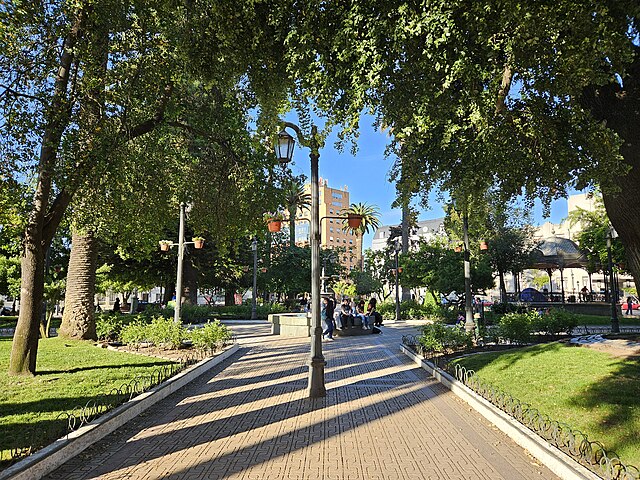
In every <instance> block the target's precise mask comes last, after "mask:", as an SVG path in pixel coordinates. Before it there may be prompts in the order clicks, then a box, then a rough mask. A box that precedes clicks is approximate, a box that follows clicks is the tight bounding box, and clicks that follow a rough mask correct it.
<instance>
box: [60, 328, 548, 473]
mask: <svg viewBox="0 0 640 480" xmlns="http://www.w3.org/2000/svg"><path fill="white" fill-rule="evenodd" d="M233 328H234V330H236V332H237V333H238V335H239V338H240V342H241V343H242V348H241V349H240V351H239V352H238V353H237V354H236V355H234V357H232V359H231V360H230V361H227V362H225V363H223V364H221V365H220V366H219V367H216V368H214V369H213V370H211V371H210V372H209V373H208V374H206V375H205V376H203V377H200V378H199V379H197V380H196V381H194V382H193V383H191V384H189V385H188V386H187V387H185V388H183V389H182V390H180V391H179V392H177V393H176V394H174V395H172V396H171V397H169V398H167V399H165V400H163V401H162V402H160V403H158V404H157V405H156V406H155V407H154V408H153V409H152V410H151V411H148V412H147V413H146V414H144V415H142V416H140V417H138V418H136V419H135V420H134V421H132V422H130V423H128V424H127V425H125V426H124V427H123V428H121V429H120V430H118V431H117V432H115V433H114V434H112V435H110V436H108V437H106V438H105V439H104V440H103V441H101V442H99V443H97V444H96V445H94V446H93V447H91V448H90V449H88V450H87V451H85V452H84V453H83V454H81V455H80V456H78V457H77V458H75V459H74V460H72V461H71V462H69V463H67V464H66V465H64V466H63V467H61V468H60V469H58V470H56V471H55V472H53V473H52V474H51V475H50V476H49V477H48V478H50V479H66V480H71V479H98V478H100V479H124V478H126V479H156V478H167V479H172V480H177V479H185V480H187V479H223V478H224V479H246V480H250V479H323V480H324V479H367V480H380V479H392V480H395V479H427V478H428V479H500V478H504V479H509V480H517V479H532V478H535V479H540V478H544V479H546V478H555V477H554V475H553V474H552V473H551V472H550V471H549V470H547V469H546V468H545V467H543V466H541V465H539V464H538V462H537V461H536V460H535V459H533V458H532V457H530V456H529V455H528V454H527V453H526V452H525V451H524V450H522V449H521V448H520V447H518V446H517V445H515V444H514V443H513V442H511V440H509V439H508V437H506V436H505V435H504V434H502V433H501V432H499V431H498V430H497V429H496V428H494V427H492V426H491V425H490V424H488V423H487V422H486V421H484V420H483V419H481V418H480V417H479V415H477V414H476V413H475V412H474V411H472V410H471V409H470V408H469V407H468V406H467V405H466V404H465V403H464V402H462V401H460V400H459V399H458V398H457V397H455V396H454V395H452V394H451V393H450V392H449V391H448V390H446V389H445V388H443V387H442V386H441V385H440V384H439V383H437V382H436V381H434V380H433V379H432V378H430V377H429V376H428V375H427V374H426V373H425V372H424V371H423V370H421V369H419V368H417V367H416V366H415V364H412V363H411V362H409V361H408V360H407V358H406V357H405V356H404V355H402V354H401V353H399V349H398V346H397V345H398V342H399V340H400V336H401V335H402V334H403V333H413V332H414V330H413V329H412V327H407V326H404V327H402V326H399V325H398V326H388V327H385V333H384V334H383V335H367V336H360V337H346V338H339V339H337V340H335V341H333V342H329V341H328V342H325V343H324V346H325V357H326V359H327V361H328V362H329V363H328V367H327V370H326V385H327V391H328V393H327V396H326V397H325V398H323V399H318V400H313V401H312V400H309V399H307V398H305V388H306V381H307V380H306V378H307V371H308V367H307V366H306V362H307V357H308V351H309V342H308V340H307V339H302V340H301V339H289V340H287V339H280V337H270V336H267V335H265V333H267V332H268V330H267V328H268V327H266V325H265V324H264V323H263V324H254V325H251V326H241V327H239V326H236V325H234V326H233Z"/></svg>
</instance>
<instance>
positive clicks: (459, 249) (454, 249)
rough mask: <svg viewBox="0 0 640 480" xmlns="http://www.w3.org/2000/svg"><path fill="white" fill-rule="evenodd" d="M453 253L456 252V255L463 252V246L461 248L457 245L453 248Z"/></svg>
mask: <svg viewBox="0 0 640 480" xmlns="http://www.w3.org/2000/svg"><path fill="white" fill-rule="evenodd" d="M453 251H454V252H456V253H460V252H461V251H462V246H460V245H456V246H455V247H454V248H453Z"/></svg>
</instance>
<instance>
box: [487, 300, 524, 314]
mask: <svg viewBox="0 0 640 480" xmlns="http://www.w3.org/2000/svg"><path fill="white" fill-rule="evenodd" d="M491 311H492V312H493V313H496V314H498V315H504V314H506V313H527V307H526V306H525V305H518V304H515V303H494V304H493V305H492V306H491Z"/></svg>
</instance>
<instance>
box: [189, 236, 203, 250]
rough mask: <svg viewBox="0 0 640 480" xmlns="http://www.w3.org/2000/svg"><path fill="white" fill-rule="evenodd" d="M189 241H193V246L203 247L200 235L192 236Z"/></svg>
mask: <svg viewBox="0 0 640 480" xmlns="http://www.w3.org/2000/svg"><path fill="white" fill-rule="evenodd" d="M191 241H192V242H193V246H194V248H197V249H200V248H202V247H204V238H202V237H193V238H192V239H191Z"/></svg>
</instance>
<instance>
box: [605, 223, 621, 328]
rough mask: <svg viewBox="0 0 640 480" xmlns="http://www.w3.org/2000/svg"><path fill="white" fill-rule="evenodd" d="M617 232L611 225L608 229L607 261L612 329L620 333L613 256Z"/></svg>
mask: <svg viewBox="0 0 640 480" xmlns="http://www.w3.org/2000/svg"><path fill="white" fill-rule="evenodd" d="M617 236H618V235H617V232H616V231H615V230H614V229H613V227H610V228H609V230H608V231H607V263H608V268H609V300H610V302H611V331H612V332H613V333H620V321H619V320H618V305H617V303H618V291H617V290H618V289H617V288H616V279H615V274H614V273H613V259H612V257H611V240H612V239H613V238H616V237H617Z"/></svg>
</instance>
